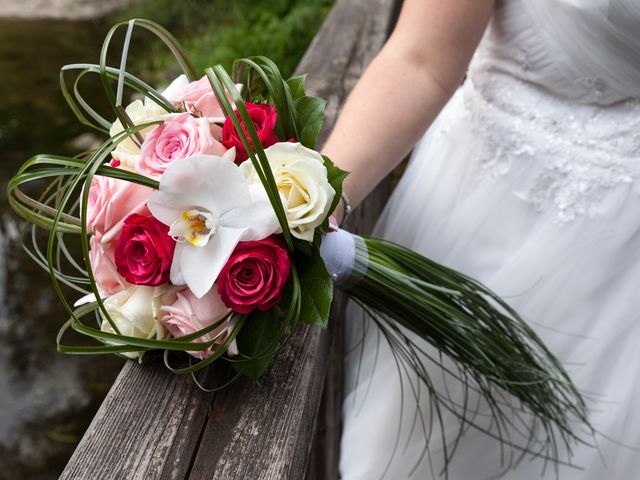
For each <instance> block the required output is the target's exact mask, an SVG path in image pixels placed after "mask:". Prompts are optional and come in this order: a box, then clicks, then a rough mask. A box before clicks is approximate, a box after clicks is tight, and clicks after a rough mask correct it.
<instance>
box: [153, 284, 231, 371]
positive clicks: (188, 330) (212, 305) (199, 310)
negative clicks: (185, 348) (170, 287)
mask: <svg viewBox="0 0 640 480" xmlns="http://www.w3.org/2000/svg"><path fill="white" fill-rule="evenodd" d="M172 297H173V298H172ZM165 301H167V302H168V303H169V302H172V303H170V304H169V305H165V306H163V307H161V308H160V312H161V313H162V314H163V317H162V323H163V324H164V326H165V328H166V329H167V330H169V332H170V333H171V335H172V336H174V337H180V336H183V335H189V334H192V333H195V332H197V331H198V330H202V329H203V328H206V327H208V326H210V325H213V324H214V323H216V322H219V321H220V320H221V319H222V318H223V317H224V316H225V315H226V314H227V313H228V312H229V309H228V308H227V307H225V306H224V304H223V303H222V300H220V297H219V296H218V293H217V291H216V289H215V288H212V289H211V290H209V293H207V294H206V295H205V296H204V297H202V298H200V299H199V298H197V297H196V296H195V295H194V294H193V293H191V291H190V290H188V289H182V290H178V291H175V292H173V293H170V294H167V295H166V297H165ZM234 326H235V322H231V321H229V320H228V319H227V320H225V322H224V323H222V325H220V326H219V327H217V328H216V329H215V330H213V331H212V332H210V333H208V334H207V335H204V336H202V337H200V338H199V339H197V340H195V341H196V342H210V341H212V340H215V341H214V343H213V345H212V346H211V347H210V348H207V349H206V350H200V351H197V352H195V351H194V352H187V353H189V354H190V355H192V356H194V357H196V358H199V359H204V358H207V357H208V356H210V355H211V354H213V353H214V352H216V351H217V350H218V349H219V348H220V347H221V346H222V344H223V343H224V342H225V341H226V340H227V338H228V336H229V334H230V333H231V331H232V330H233V328H234ZM227 353H228V354H229V355H237V354H238V348H237V347H236V342H235V340H234V341H233V342H232V343H231V345H229V349H228V350H227Z"/></svg>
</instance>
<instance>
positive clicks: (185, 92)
mask: <svg viewBox="0 0 640 480" xmlns="http://www.w3.org/2000/svg"><path fill="white" fill-rule="evenodd" d="M168 100H170V101H171V102H172V103H173V104H174V105H176V106H178V107H181V108H184V109H185V111H187V112H190V113H193V114H194V115H198V116H200V117H218V118H220V117H222V118H224V113H223V111H222V108H221V107H220V105H219V104H218V100H217V99H216V96H215V95H214V93H213V89H212V88H211V83H210V82H209V79H208V78H207V76H206V75H205V76H204V77H202V78H201V79H200V80H197V81H195V82H191V83H189V84H187V85H186V86H185V87H184V88H183V89H182V90H180V91H178V92H176V93H175V94H174V95H172V96H171V98H168Z"/></svg>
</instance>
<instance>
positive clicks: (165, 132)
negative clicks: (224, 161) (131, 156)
mask: <svg viewBox="0 0 640 480" xmlns="http://www.w3.org/2000/svg"><path fill="white" fill-rule="evenodd" d="M226 150H227V149H226V148H225V147H224V146H223V145H222V144H221V143H220V142H218V141H217V140H216V139H215V138H214V136H213V133H212V130H211V125H210V124H209V121H208V120H207V119H205V118H194V117H192V116H191V115H190V114H188V113H177V114H174V115H171V116H169V117H168V118H167V120H166V121H165V122H164V123H163V124H162V125H158V126H157V127H156V128H154V129H153V130H152V131H151V133H150V134H149V135H148V136H147V138H145V140H144V143H143V144H142V149H141V152H140V158H139V159H138V162H137V163H136V170H137V171H138V172H140V173H142V174H143V175H147V176H151V177H153V178H158V177H160V176H161V175H162V174H163V173H164V171H165V170H166V169H167V167H168V166H169V165H170V164H171V163H172V162H175V161H176V160H184V159H185V158H188V157H192V156H194V155H199V154H211V155H222V154H223V153H224V152H225V151H226Z"/></svg>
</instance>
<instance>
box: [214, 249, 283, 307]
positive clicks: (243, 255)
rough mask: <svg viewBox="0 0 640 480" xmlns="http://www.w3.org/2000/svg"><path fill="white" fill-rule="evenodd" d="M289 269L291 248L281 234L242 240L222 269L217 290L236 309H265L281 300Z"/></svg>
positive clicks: (226, 303)
mask: <svg viewBox="0 0 640 480" xmlns="http://www.w3.org/2000/svg"><path fill="white" fill-rule="evenodd" d="M290 273H291V260H290V259H289V252H287V248H286V247H285V245H284V243H283V242H282V240H281V239H280V238H278V237H274V236H271V237H268V238H265V239H264V240H258V241H255V242H241V243H239V244H238V246H237V247H236V249H235V250H234V251H233V253H232V254H231V258H229V260H228V261H227V263H226V265H225V266H224V267H223V268H222V271H221V272H220V276H219V277H218V293H219V294H220V298H221V299H222V301H223V303H224V304H225V305H226V306H227V307H228V308H230V309H231V310H233V311H234V312H237V313H242V314H247V313H250V312H252V311H253V310H254V309H256V308H257V309H259V310H262V311H265V310H268V309H270V308H271V307H273V306H274V305H275V304H277V303H278V302H279V301H280V293H281V292H282V288H283V287H284V285H285V284H286V283H287V280H289V275H290Z"/></svg>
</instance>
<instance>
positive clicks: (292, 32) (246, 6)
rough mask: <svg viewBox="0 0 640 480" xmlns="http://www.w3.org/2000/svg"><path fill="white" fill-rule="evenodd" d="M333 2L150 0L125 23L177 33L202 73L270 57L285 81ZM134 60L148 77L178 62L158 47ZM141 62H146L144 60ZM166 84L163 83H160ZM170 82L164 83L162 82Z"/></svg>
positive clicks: (303, 0) (312, 0)
mask: <svg viewBox="0 0 640 480" xmlns="http://www.w3.org/2000/svg"><path fill="white" fill-rule="evenodd" d="M333 3H334V0H207V1H204V0H184V1H180V2H176V1H175V0H150V1H148V2H145V3H143V4H141V5H139V6H138V7H136V8H135V9H133V11H131V10H128V11H127V17H131V16H137V17H144V18H149V19H152V20H154V21H157V22H158V23H160V24H162V25H164V26H165V27H166V28H168V29H169V30H171V31H172V32H174V34H175V35H176V37H177V38H178V40H179V41H180V43H181V44H182V46H183V47H184V49H185V51H186V52H187V55H188V56H189V58H191V59H192V61H193V63H194V65H195V67H196V70H197V71H198V72H202V71H204V68H206V67H207V66H210V65H212V64H217V63H220V64H222V65H223V66H224V67H225V68H230V67H231V62H232V61H233V60H234V59H236V58H242V57H246V56H251V55H258V54H260V55H266V56H268V57H269V58H272V59H273V60H274V61H275V62H276V63H277V64H278V65H279V66H280V69H281V71H282V74H283V75H284V76H289V75H290V74H292V73H293V71H294V69H295V67H296V66H297V64H298V62H299V61H300V59H301V58H302V56H303V55H304V52H305V51H306V49H307V47H308V46H309V43H310V42H311V40H312V39H313V37H314V35H315V33H316V32H317V30H318V28H319V27H320V25H321V24H322V21H323V20H324V17H325V16H326V14H327V13H328V12H329V10H330V9H331V5H332V4H333ZM151 53H152V55H140V56H139V57H138V56H136V60H137V63H138V68H141V69H142V70H144V71H145V72H144V73H145V77H146V78H148V75H149V74H157V72H168V73H170V75H168V76H169V77H171V76H172V75H171V74H173V73H175V72H172V71H171V70H172V68H173V66H174V62H173V60H172V58H171V57H170V55H168V54H166V52H164V50H162V48H161V47H160V46H156V47H154V48H152V52H151ZM140 57H142V58H140ZM158 80H163V79H158ZM164 80H166V79H164Z"/></svg>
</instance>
